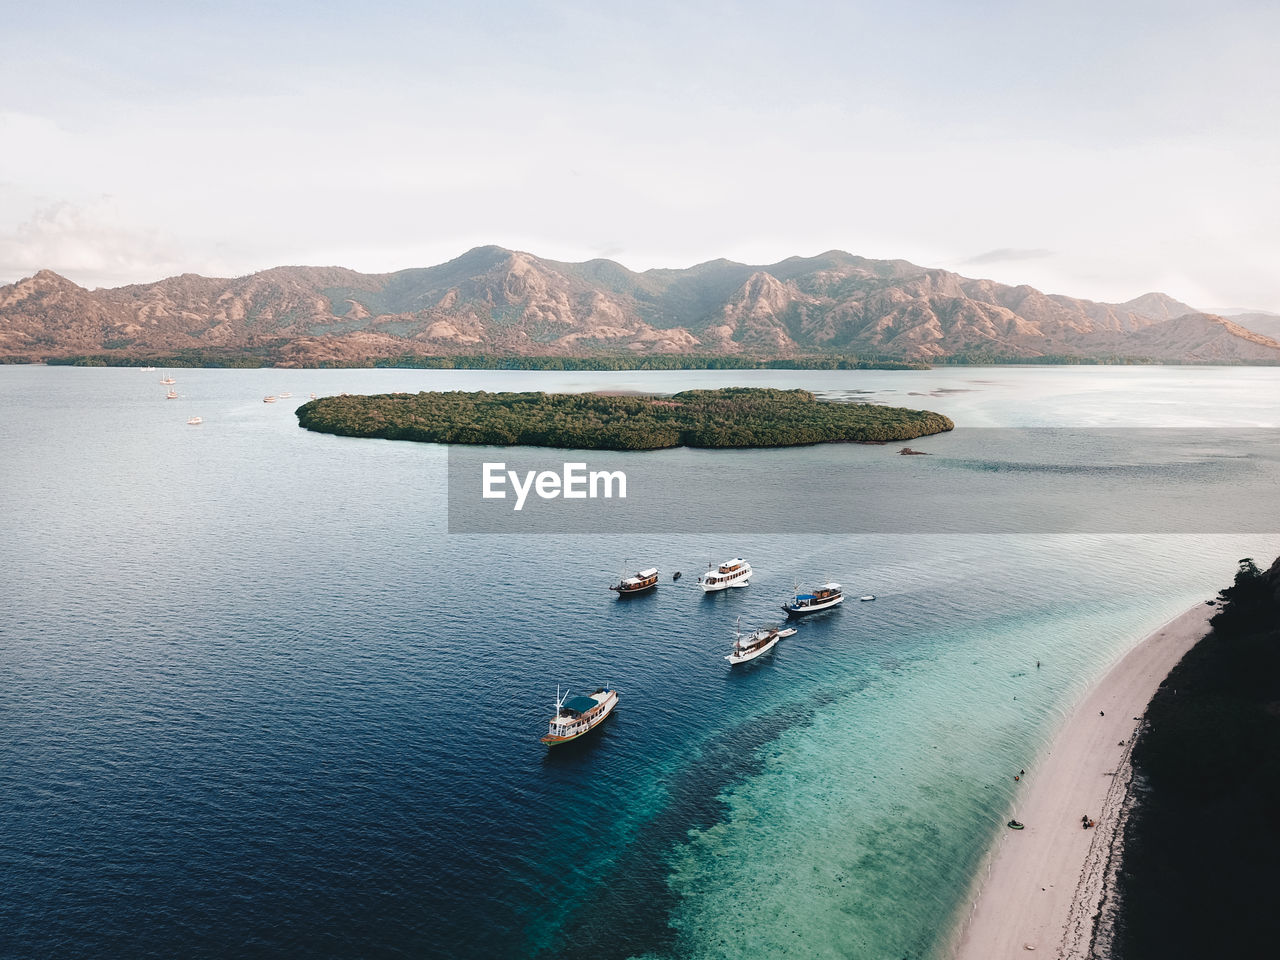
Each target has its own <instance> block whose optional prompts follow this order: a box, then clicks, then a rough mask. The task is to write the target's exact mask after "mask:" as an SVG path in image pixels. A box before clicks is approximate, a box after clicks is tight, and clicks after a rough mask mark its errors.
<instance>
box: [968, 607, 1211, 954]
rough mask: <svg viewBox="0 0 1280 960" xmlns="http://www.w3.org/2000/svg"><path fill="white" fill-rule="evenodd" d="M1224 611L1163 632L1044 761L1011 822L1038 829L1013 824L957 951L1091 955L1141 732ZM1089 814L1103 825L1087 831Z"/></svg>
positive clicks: (1106, 682) (1130, 658)
mask: <svg viewBox="0 0 1280 960" xmlns="http://www.w3.org/2000/svg"><path fill="white" fill-rule="evenodd" d="M1217 610H1218V608H1217V607H1210V606H1208V605H1207V604H1205V603H1198V604H1196V605H1195V606H1194V607H1192V608H1191V609H1189V610H1186V611H1184V612H1183V613H1181V614H1179V615H1178V616H1176V617H1174V618H1173V619H1172V620H1170V621H1168V622H1167V623H1165V624H1164V625H1163V626H1160V627H1158V628H1156V629H1155V630H1154V631H1153V632H1152V633H1150V634H1149V635H1148V636H1147V637H1146V638H1144V639H1143V640H1142V641H1141V642H1140V643H1139V644H1138V645H1137V646H1136V647H1134V648H1133V649H1132V650H1130V651H1129V652H1128V653H1127V654H1125V655H1124V656H1123V657H1122V658H1121V659H1120V660H1119V661H1117V663H1116V664H1115V665H1114V666H1113V667H1112V668H1111V669H1110V670H1109V671H1108V672H1107V673H1106V674H1105V675H1104V676H1103V677H1102V679H1101V680H1099V681H1098V683H1096V684H1095V685H1094V687H1093V688H1092V689H1091V690H1089V691H1088V693H1087V694H1086V695H1085V697H1084V699H1083V700H1081V702H1080V703H1079V704H1078V705H1077V706H1076V707H1075V709H1074V710H1073V711H1072V712H1071V714H1070V716H1069V717H1068V718H1067V720H1066V722H1065V723H1064V724H1063V725H1062V727H1061V728H1060V729H1059V730H1058V732H1057V733H1056V734H1055V735H1054V737H1053V740H1052V741H1051V743H1050V744H1049V749H1048V750H1047V751H1046V752H1045V753H1044V754H1043V755H1042V756H1040V757H1038V758H1037V760H1036V763H1037V766H1036V767H1033V768H1031V769H1029V770H1028V771H1027V774H1026V776H1024V777H1022V780H1021V783H1023V784H1025V787H1024V790H1023V791H1022V793H1021V796H1019V797H1018V798H1017V799H1016V800H1015V802H1014V806H1013V809H1012V810H1011V811H1010V815H1011V816H1012V817H1014V818H1016V819H1018V820H1020V821H1021V822H1023V823H1025V824H1026V828H1025V829H1023V830H1018V831H1014V830H1010V829H1007V828H1004V827H1002V830H1003V833H1002V834H1001V835H1000V837H999V838H998V839H997V840H996V841H995V843H994V844H993V845H992V847H991V850H990V851H989V852H988V854H987V856H986V858H985V860H984V862H983V867H982V869H981V871H980V872H979V874H978V875H977V876H976V877H975V878H974V881H973V884H972V887H971V890H970V895H969V897H968V899H967V904H968V906H967V909H966V910H965V913H964V915H963V917H962V918H960V919H959V920H958V922H957V923H956V926H955V928H954V930H953V933H952V936H951V940H950V945H949V948H948V949H947V950H946V951H945V954H944V955H945V956H948V957H951V958H953V960H1002V958H1009V957H1016V956H1026V955H1027V953H1029V952H1031V951H1036V952H1037V953H1048V954H1050V955H1051V956H1054V957H1061V958H1083V957H1086V956H1088V955H1089V951H1090V946H1091V943H1092V940H1093V934H1094V923H1095V918H1096V916H1097V915H1098V912H1099V909H1100V907H1101V902H1102V898H1103V888H1104V884H1105V880H1106V877H1107V873H1108V870H1109V868H1110V866H1111V859H1112V854H1113V851H1114V850H1115V849H1117V848H1116V843H1117V840H1119V839H1120V838H1121V833H1122V829H1123V825H1124V813H1123V806H1124V802H1125V798H1126V796H1127V794H1128V786H1129V781H1130V778H1131V776H1132V769H1131V767H1130V765H1129V753H1130V751H1131V750H1132V749H1133V740H1134V735H1135V734H1136V733H1137V730H1138V726H1139V724H1140V720H1141V717H1142V716H1143V715H1144V714H1145V713H1146V710H1147V704H1148V703H1149V702H1150V700H1151V698H1152V696H1154V695H1155V692H1156V690H1157V689H1159V687H1160V684H1161V683H1162V682H1163V681H1164V679H1165V677H1166V676H1168V674H1169V671H1170V670H1172V669H1173V668H1174V666H1176V665H1177V663H1178V661H1179V660H1181V659H1182V657H1183V656H1184V655H1185V654H1186V652H1187V651H1188V650H1190V649H1191V648H1192V647H1193V646H1195V645H1196V643H1198V642H1199V641H1200V640H1201V639H1202V638H1203V637H1204V636H1205V635H1206V634H1207V633H1208V632H1209V629H1210V627H1209V618H1210V617H1211V616H1212V615H1213V614H1214V613H1216V612H1217ZM1016 773H1017V771H1016V770H1015V771H1012V772H1011V774H1010V775H1011V776H1012V775H1013V774H1016ZM1084 814H1087V815H1088V816H1089V817H1090V818H1092V819H1093V820H1094V821H1095V823H1096V826H1095V827H1093V828H1091V829H1088V830H1086V829H1084V828H1083V827H1082V826H1081V822H1080V818H1081V816H1082V815H1084Z"/></svg>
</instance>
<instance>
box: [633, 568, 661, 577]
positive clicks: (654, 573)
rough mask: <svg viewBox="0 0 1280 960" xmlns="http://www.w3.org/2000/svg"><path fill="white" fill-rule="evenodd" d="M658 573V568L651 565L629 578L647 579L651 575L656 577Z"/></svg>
mask: <svg viewBox="0 0 1280 960" xmlns="http://www.w3.org/2000/svg"><path fill="white" fill-rule="evenodd" d="M657 575H658V568H657V567H650V568H649V569H648V570H641V571H640V572H639V573H637V574H636V575H635V576H634V577H628V579H629V580H645V579H647V578H649V577H656V576H657Z"/></svg>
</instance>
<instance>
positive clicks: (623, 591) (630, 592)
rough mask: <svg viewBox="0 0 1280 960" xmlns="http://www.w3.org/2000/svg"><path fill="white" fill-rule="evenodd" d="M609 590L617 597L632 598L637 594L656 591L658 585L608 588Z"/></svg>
mask: <svg viewBox="0 0 1280 960" xmlns="http://www.w3.org/2000/svg"><path fill="white" fill-rule="evenodd" d="M609 589H610V590H612V591H613V592H614V593H616V594H617V595H618V596H619V597H634V596H635V595H636V594H638V593H648V592H649V591H650V590H657V589H658V585H657V584H656V583H651V584H649V585H648V586H645V587H631V588H627V587H610V588H609Z"/></svg>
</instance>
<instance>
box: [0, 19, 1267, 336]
mask: <svg viewBox="0 0 1280 960" xmlns="http://www.w3.org/2000/svg"><path fill="white" fill-rule="evenodd" d="M8 25H9V27H10V30H9V31H8V33H9V43H8V44H6V56H5V58H4V59H3V61H0V78H3V87H2V88H3V90H4V94H3V95H0V136H3V137H4V140H5V142H6V143H7V144H9V145H10V149H9V150H7V151H5V153H4V155H3V156H2V157H0V283H9V282H12V281H14V280H17V279H19V278H20V277H22V276H29V275H31V274H32V273H34V272H36V271H37V270H39V269H44V268H47V269H51V270H55V271H56V272H58V273H60V274H63V275H64V276H66V277H68V278H69V279H71V280H73V281H75V282H76V283H80V284H82V285H84V286H88V287H99V286H106V287H111V286H119V285H122V284H126V283H137V282H151V281H154V280H158V279H162V278H163V277H166V276H173V275H177V274H181V273H186V272H190V273H199V274H204V275H206V276H239V275H243V274H248V273H253V272H256V271H258V270H262V269H266V268H270V267H274V266H280V265H284V264H311V265H318V264H333V265H341V266H345V267H350V268H352V269H355V270H359V271H361V272H368V273H386V272H394V271H396V270H400V269H406V268H411V267H414V266H424V265H430V264H436V263H441V262H445V261H447V260H450V259H452V258H454V257H456V256H458V255H460V254H461V253H462V252H464V251H465V250H467V249H470V248H472V247H474V246H479V245H485V244H496V245H499V246H503V247H507V248H511V249H519V250H526V251H529V252H531V253H534V254H536V255H537V256H540V257H545V258H548V259H556V260H564V261H582V260H588V259H592V258H595V257H604V258H608V259H612V260H616V261H618V262H620V263H622V264H623V265H625V266H627V267H628V268H629V269H632V270H636V271H643V270H645V269H649V268H654V267H665V268H676V269H678V268H682V267H687V266H691V265H694V264H697V263H701V262H706V261H708V260H714V259H718V258H721V257H723V258H726V259H731V260H736V261H739V262H743V263H750V264H768V263H774V262H777V261H779V260H782V259H785V258H787V257H790V256H811V255H813V254H814V253H817V252H821V251H825V250H830V249H839V250H845V251H848V252H850V253H853V254H856V255H859V256H864V257H868V258H871V259H903V260H909V261H911V262H912V263H917V264H920V265H922V266H929V267H939V268H944V269H949V270H954V271H956V272H959V273H961V274H964V275H966V276H973V277H983V278H989V279H993V280H997V281H999V282H1002V283H1009V284H1022V283H1025V284H1028V285H1030V286H1033V287H1036V288H1038V289H1040V290H1043V291H1045V292H1049V293H1060V294H1066V295H1070V296H1074V297H1081V298H1088V299H1093V300H1101V301H1106V302H1113V303H1118V302H1125V301H1127V300H1130V299H1133V298H1134V297H1137V296H1140V295H1142V294H1144V293H1147V292H1152V291H1159V292H1162V293H1166V294H1168V295H1170V296H1172V297H1175V298H1177V299H1179V300H1182V301H1184V302H1187V303H1190V304H1193V305H1196V306H1207V307H1210V308H1211V307H1212V305H1214V304H1222V303H1230V304H1241V305H1243V307H1242V308H1243V309H1260V310H1269V311H1280V286H1278V285H1277V284H1276V282H1275V279H1274V271H1273V268H1272V264H1274V263H1275V262H1276V260H1277V258H1278V257H1280V240H1278V239H1277V238H1276V236H1275V231H1274V229H1273V226H1272V225H1273V224H1274V223H1275V222H1276V220H1277V215H1278V214H1280V185H1278V184H1277V181H1276V178H1275V175H1274V160H1273V158H1274V156H1275V155H1276V150H1277V147H1280V136H1278V135H1277V131H1276V129H1275V124H1274V122H1268V121H1266V120H1265V117H1266V116H1269V115H1271V112H1272V111H1271V110H1270V105H1271V104H1272V103H1274V102H1275V100H1276V94H1277V93H1280V71H1278V70H1277V68H1276V67H1275V66H1274V63H1273V59H1272V57H1271V53H1270V51H1269V49H1268V47H1269V38H1270V37H1271V36H1274V35H1275V32H1276V31H1275V28H1276V27H1278V26H1280V10H1278V9H1276V8H1273V7H1271V6H1269V5H1266V4H1263V3H1254V2H1236V3H1228V4H1226V5H1224V6H1220V7H1217V8H1215V9H1213V10H1208V9H1203V8H1201V7H1200V6H1198V5H1195V4H1190V3H1160V4H1155V3H1124V4H1120V5H1104V4H1101V3H1084V4H1073V5H1071V6H1070V7H1069V8H1068V7H1061V8H1035V9H1029V8H1026V7H1025V6H1023V5H1019V4H1015V3H1005V2H994V3H983V4H977V5H966V6H965V7H963V8H961V7H957V6H954V5H950V4H945V3H939V2H936V0H935V2H917V3H908V4H896V5H886V4H870V3H861V4H858V3H855V4H850V5H841V6H840V7H839V8H832V7H830V6H829V5H824V4H817V3H812V2H807V3H800V4H798V5H794V6H792V7H790V8H788V9H787V10H786V11H782V10H779V9H776V8H774V7H773V6H771V5H768V4H762V3H743V4H728V3H713V2H696V3H692V4H688V3H686V4H674V3H658V4H653V5H646V8H645V9H644V10H643V11H638V10H633V9H631V8H629V7H627V6H626V5H622V4H613V3H591V4H587V3H582V2H580V0H564V2H548V3H523V4H521V3H504V2H491V3H481V4H478V5H472V6H470V7H468V8H466V9H458V8H452V7H444V6H441V7H427V8H416V7H414V6H413V5H409V4H404V3H401V2H387V0H381V2H374V3H372V4H371V5H369V6H366V7H362V8H361V9H360V10H358V11H354V10H352V11H348V10H346V9H343V8H341V7H340V6H338V5H314V4H312V5H302V4H298V3H293V2H278V3H267V4H263V3H254V4H249V3H244V2H241V0H230V2H224V3H218V4H212V3H204V2H201V3H193V4H185V5H183V7H182V8H181V9H178V8H170V7H165V6H163V5H159V4H156V3H154V2H151V0H141V2H125V3H119V4H113V5H112V7H111V8H110V9H109V10H107V9H103V10H96V9H86V8H81V7H79V6H74V5H72V4H70V3H65V2H53V3H50V4H46V5H44V6H41V7H39V8H37V7H24V8H21V9H19V10H16V11H14V12H11V13H10V14H9V16H8Z"/></svg>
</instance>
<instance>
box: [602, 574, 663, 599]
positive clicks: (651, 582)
mask: <svg viewBox="0 0 1280 960" xmlns="http://www.w3.org/2000/svg"><path fill="white" fill-rule="evenodd" d="M657 585H658V568H657V567H650V568H649V569H648V570H641V571H640V572H639V573H637V574H635V575H634V576H631V577H623V578H622V579H621V580H620V581H619V582H617V583H615V584H614V585H613V586H611V587H610V588H609V589H610V590H612V591H613V592H614V593H616V594H617V595H618V596H619V597H627V596H630V595H631V594H633V593H644V592H645V591H646V590H652V589H653V588H654V587H656V586H657Z"/></svg>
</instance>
